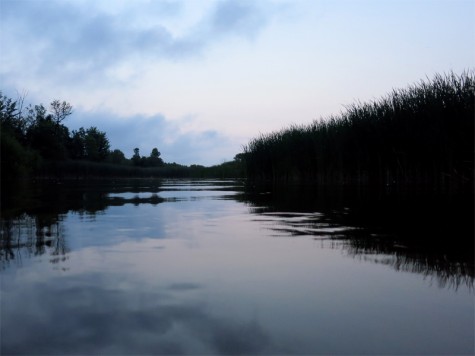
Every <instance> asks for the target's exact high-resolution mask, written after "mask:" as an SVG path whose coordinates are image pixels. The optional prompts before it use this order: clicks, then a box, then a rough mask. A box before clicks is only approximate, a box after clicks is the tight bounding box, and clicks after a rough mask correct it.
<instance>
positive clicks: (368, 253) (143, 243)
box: [0, 180, 475, 355]
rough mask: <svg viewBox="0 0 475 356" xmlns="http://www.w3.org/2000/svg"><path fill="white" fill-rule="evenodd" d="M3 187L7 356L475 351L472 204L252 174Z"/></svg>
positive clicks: (0, 252)
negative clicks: (258, 184) (423, 202)
mask: <svg viewBox="0 0 475 356" xmlns="http://www.w3.org/2000/svg"><path fill="white" fill-rule="evenodd" d="M5 194H6V195H8V197H5V199H4V202H3V203H2V204H3V206H2V219H1V224H2V225H1V241H0V243H1V245H0V263H1V265H0V267H1V270H0V277H1V285H0V288H1V295H0V296H1V307H0V316H1V322H0V327H1V330H0V331H1V339H0V344H1V350H0V351H1V352H0V353H1V354H2V355H8V354H23V355H31V354H48V355H53V354H62V355H65V354H103V355H104V354H114V355H126V354H129V355H130V354H154V355H155V354H431V355H432V354H473V353H474V351H475V350H474V315H475V314H474V288H473V281H474V267H473V242H472V244H470V243H467V241H468V240H472V239H473V230H470V228H468V230H467V226H468V227H470V226H471V228H472V229H473V215H471V214H472V212H471V211H469V212H468V214H467V216H469V217H470V215H471V218H469V219H472V220H470V221H468V224H467V225H466V226H465V225H464V226H459V225H460V223H452V222H450V224H449V225H448V227H447V225H444V224H443V223H441V219H442V218H441V216H443V217H444V218H443V220H444V221H445V220H447V219H448V215H450V213H447V212H443V214H442V213H440V214H438V213H432V212H431V213H428V214H421V216H418V217H417V218H414V216H415V213H414V211H419V209H420V208H419V207H417V208H415V207H414V206H412V207H407V206H406V208H407V209H405V208H404V206H405V205H398V204H395V203H394V201H392V202H391V203H390V204H383V203H381V204H382V205H381V207H378V206H377V207H374V206H373V210H372V211H371V210H368V209H366V208H365V207H366V206H367V204H361V203H358V202H360V201H361V199H358V197H355V198H354V199H353V198H352V200H348V199H346V198H345V195H344V194H343V196H338V197H335V198H332V196H330V195H328V194H323V195H322V194H320V193H316V192H311V193H306V192H302V191H292V190H291V189H288V190H284V191H282V192H274V191H272V190H266V189H257V188H254V189H247V188H245V186H244V183H243V182H242V181H239V180H133V181H127V180H123V181H115V182H104V181H102V182H101V181H99V182H93V183H86V182H69V183H68V182H57V183H54V184H52V183H48V184H37V185H33V186H31V187H28V188H25V189H23V190H22V191H21V192H17V194H14V195H12V194H11V192H10V193H9V194H7V193H5V192H4V195H5ZM319 194H320V195H319ZM401 204H402V203H401ZM373 205H374V203H373ZM388 206H391V209H392V210H388ZM401 207H402V208H401ZM416 209H417V210H416ZM362 211H363V212H364V213H362ZM389 211H390V212H389ZM395 211H399V212H401V211H402V212H401V215H400V216H395V214H396V213H395ZM378 214H379V215H378ZM388 214H389V215H390V218H387V217H388ZM430 214H435V215H433V216H432V215H431V216H427V215H430ZM416 215H417V214H416ZM458 215H460V214H459V213H457V216H458ZM398 219H399V221H398ZM411 219H412V220H411ZM414 221H420V223H421V225H423V224H427V221H429V222H431V223H430V224H431V225H434V226H435V228H434V229H428V228H427V226H414ZM464 221H465V222H466V221H467V218H466V217H464ZM453 224H457V226H454V225H453ZM438 226H439V227H438ZM443 226H446V229H443ZM412 227H414V228H412ZM442 230H443V233H442V234H441V235H442V236H438V235H437V236H436V233H435V232H434V231H442ZM426 235H427V236H426ZM452 235H453V236H452ZM464 235H465V236H464ZM421 236H425V237H424V238H421ZM434 236H436V237H434ZM472 241H473V240H472ZM470 248H471V249H472V250H470Z"/></svg>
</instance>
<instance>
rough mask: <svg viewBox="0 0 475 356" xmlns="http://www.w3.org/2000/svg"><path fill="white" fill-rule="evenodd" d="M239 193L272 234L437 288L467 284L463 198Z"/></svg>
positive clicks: (469, 252)
mask: <svg viewBox="0 0 475 356" xmlns="http://www.w3.org/2000/svg"><path fill="white" fill-rule="evenodd" d="M239 200H241V201H242V202H244V203H246V204H248V205H249V206H250V212H251V213H252V214H255V215H256V216H257V219H258V220H259V221H260V222H261V223H262V224H264V225H265V226H267V228H268V229H269V230H271V231H273V234H274V235H275V236H295V237H297V236H312V237H313V238H314V239H315V240H318V241H321V242H322V246H323V247H326V248H332V249H341V250H343V251H344V252H345V253H346V255H347V256H349V257H352V258H355V259H358V260H361V261H365V262H371V263H377V264H383V265H387V266H390V267H391V268H393V269H394V270H397V271H404V272H411V273H417V274H420V275H422V276H424V278H425V279H427V280H429V281H430V282H431V283H433V284H436V285H437V286H438V287H440V288H453V289H455V290H456V289H458V288H459V287H461V286H466V287H468V288H469V289H470V290H471V291H472V292H473V290H474V279H475V273H474V246H473V245H474V241H473V201H471V200H470V199H468V198H460V199H453V198H451V199H445V198H444V197H437V198H433V199H428V198H427V197H422V196H413V195H410V194H407V195H400V194H398V195H397V196H395V195H391V194H383V195H382V194H376V195H374V194H369V193H368V192H365V193H361V192H355V191H351V190H348V191H343V190H341V189H339V190H327V191H316V190H311V189H308V188H302V187H299V188H298V187H294V188H293V189H287V190H285V191H281V190H278V189H275V188H266V189H264V188H263V187H260V188H256V187H254V188H253V189H251V190H248V191H247V192H246V193H244V194H241V195H240V196H239Z"/></svg>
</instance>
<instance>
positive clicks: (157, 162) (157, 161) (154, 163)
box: [147, 147, 163, 167]
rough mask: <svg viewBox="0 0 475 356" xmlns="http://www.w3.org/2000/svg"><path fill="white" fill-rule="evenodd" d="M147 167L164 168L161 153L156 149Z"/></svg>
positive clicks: (153, 150)
mask: <svg viewBox="0 0 475 356" xmlns="http://www.w3.org/2000/svg"><path fill="white" fill-rule="evenodd" d="M147 165H149V166H151V167H158V166H163V160H162V159H161V158H160V152H159V151H158V149H157V148H156V147H154V148H153V149H152V152H151V153H150V157H149V158H148V159H147Z"/></svg>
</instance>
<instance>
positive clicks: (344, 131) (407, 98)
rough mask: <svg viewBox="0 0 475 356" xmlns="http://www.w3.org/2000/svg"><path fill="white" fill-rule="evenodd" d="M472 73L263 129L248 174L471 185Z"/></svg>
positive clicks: (249, 155)
mask: <svg viewBox="0 0 475 356" xmlns="http://www.w3.org/2000/svg"><path fill="white" fill-rule="evenodd" d="M474 74H475V72H474V70H470V71H465V72H463V73H462V74H460V75H457V74H454V73H453V72H451V73H449V74H444V75H441V74H437V75H435V77H434V78H433V79H431V80H426V81H420V82H419V83H416V84H414V85H411V86H409V87H407V88H405V89H395V90H393V91H392V92H391V93H389V94H388V95H386V96H384V97H382V98H380V99H378V100H374V101H371V102H368V103H359V102H358V103H355V104H351V105H349V106H347V107H345V111H343V112H342V113H341V114H340V115H338V116H330V117H328V118H326V119H320V120H316V121H314V122H312V123H310V124H308V125H300V126H298V125H293V126H290V127H288V128H285V129H282V130H280V131H277V132H271V133H268V134H261V135H260V136H258V137H256V138H254V139H252V140H251V141H250V142H249V143H248V144H247V145H246V146H244V160H245V163H246V171H247V175H248V178H249V179H251V180H254V181H272V182H274V183H284V184H285V183H289V182H312V183H316V184H322V185H356V186H359V185H370V186H387V185H394V186H398V187H404V186H417V187H424V188H426V189H430V190H440V191H455V190H460V189H466V188H468V189H470V190H471V191H472V192H473V176H474V115H475V114H474V102H475V94H474V93H475V75H474Z"/></svg>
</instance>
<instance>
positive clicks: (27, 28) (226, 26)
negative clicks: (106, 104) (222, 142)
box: [1, 0, 265, 86]
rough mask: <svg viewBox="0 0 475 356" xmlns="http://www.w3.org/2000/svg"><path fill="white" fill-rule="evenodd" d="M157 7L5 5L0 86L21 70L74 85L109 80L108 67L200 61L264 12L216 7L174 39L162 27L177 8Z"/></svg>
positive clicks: (249, 33) (246, 5) (253, 25)
mask: <svg viewBox="0 0 475 356" xmlns="http://www.w3.org/2000/svg"><path fill="white" fill-rule="evenodd" d="M155 3H156V2H147V3H144V2H140V3H139V5H140V12H139V11H138V8H139V5H136V6H134V7H132V8H130V9H129V8H120V9H119V10H117V11H115V12H111V11H109V12H106V11H105V10H104V8H101V7H97V6H96V7H91V6H86V3H83V2H78V1H76V2H70V1H68V2H65V1H21V0H20V1H18V0H15V1H10V0H3V1H2V15H1V20H2V22H3V24H2V26H3V28H4V29H8V31H2V35H1V41H2V43H3V46H2V47H3V49H4V50H5V51H7V52H8V53H9V54H8V55H7V57H8V58H10V60H6V61H4V65H5V67H4V69H3V70H2V71H1V77H2V80H6V81H7V82H12V81H14V79H15V77H14V76H15V75H16V74H17V73H21V72H22V71H24V70H26V71H27V73H28V74H29V75H31V76H35V77H37V78H42V79H48V82H49V83H51V84H55V83H57V82H65V81H66V82H68V85H71V86H75V85H81V84H83V83H84V81H87V79H89V80H92V79H93V80H95V82H96V84H97V82H98V81H99V80H100V81H106V80H107V75H106V74H107V73H106V69H108V68H111V67H114V66H120V65H123V64H124V63H128V62H132V63H134V64H135V65H136V66H140V64H141V63H142V61H156V60H171V61H177V60H183V59H186V58H190V57H194V56H199V55H201V54H202V52H203V49H204V48H206V47H208V46H210V45H212V44H213V43H214V42H215V40H216V39H217V38H221V37H222V36H226V35H228V34H232V35H237V36H242V37H245V38H248V39H249V38H252V37H253V36H255V35H256V34H257V33H258V31H259V30H260V29H261V28H262V27H263V25H264V24H265V14H264V12H263V11H262V10H261V9H260V8H258V7H257V5H255V4H254V3H251V2H235V1H222V2H221V1H219V2H217V3H216V4H215V5H214V10H212V11H211V15H209V14H206V13H205V14H198V16H201V17H198V18H197V19H196V20H195V22H194V23H193V22H192V23H191V24H190V25H189V28H188V29H187V31H184V33H183V34H182V35H181V36H179V35H174V34H173V31H172V26H171V25H168V26H166V23H167V19H168V18H170V17H173V16H179V15H181V12H180V10H179V9H178V8H177V7H176V6H175V8H173V9H174V10H173V11H170V10H169V8H170V6H169V7H168V8H166V7H165V10H164V6H161V7H157V6H156V5H155ZM165 4H166V3H165ZM129 10H130V11H129ZM142 18H145V19H148V20H147V21H142Z"/></svg>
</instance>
